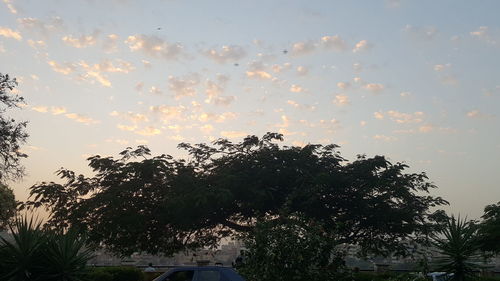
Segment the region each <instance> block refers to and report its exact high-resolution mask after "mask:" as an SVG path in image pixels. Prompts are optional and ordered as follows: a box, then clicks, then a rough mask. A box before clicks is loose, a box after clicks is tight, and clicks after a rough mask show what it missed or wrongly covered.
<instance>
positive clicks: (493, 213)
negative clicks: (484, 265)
mask: <svg viewBox="0 0 500 281" xmlns="http://www.w3.org/2000/svg"><path fill="white" fill-rule="evenodd" d="M481 218H482V219H483V220H482V221H481V223H480V225H479V237H480V238H479V243H480V244H481V250H483V251H487V252H493V253H500V202H498V203H497V204H491V205H488V206H486V207H485V208H484V215H483V216H482V217H481Z"/></svg>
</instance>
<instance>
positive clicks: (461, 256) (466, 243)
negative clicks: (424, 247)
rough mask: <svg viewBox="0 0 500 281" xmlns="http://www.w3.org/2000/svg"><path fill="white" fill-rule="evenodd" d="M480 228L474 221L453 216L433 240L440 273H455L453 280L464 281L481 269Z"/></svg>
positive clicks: (437, 267)
mask: <svg viewBox="0 0 500 281" xmlns="http://www.w3.org/2000/svg"><path fill="white" fill-rule="evenodd" d="M477 231H478V228H477V226H476V225H475V224H474V222H473V221H467V220H466V219H463V220H462V219H460V217H458V218H455V217H454V216H452V217H451V218H450V219H449V220H448V222H447V223H446V225H445V227H444V228H443V229H442V230H441V231H440V233H439V234H438V235H436V236H434V238H433V245H434V246H435V247H436V248H437V249H438V251H439V254H440V256H439V257H437V258H436V262H435V266H436V269H437V270H438V271H444V272H448V273H453V274H454V276H453V278H452V279H453V280H456V281H464V280H467V279H471V278H472V277H473V272H474V271H475V270H478V269H480V266H479V265H478V262H479V261H480V256H479V254H478V251H479V249H480V245H479V243H478V236H477Z"/></svg>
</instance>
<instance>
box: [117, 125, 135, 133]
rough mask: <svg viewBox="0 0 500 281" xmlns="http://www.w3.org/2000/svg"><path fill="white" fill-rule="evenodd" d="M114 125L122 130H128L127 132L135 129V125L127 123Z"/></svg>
mask: <svg viewBox="0 0 500 281" xmlns="http://www.w3.org/2000/svg"><path fill="white" fill-rule="evenodd" d="M116 127H117V128H118V129H120V130H122V131H128V132H133V131H135V129H137V126H135V125H132V126H128V125H122V124H118V125H116Z"/></svg>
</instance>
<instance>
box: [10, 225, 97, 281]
mask: <svg viewBox="0 0 500 281" xmlns="http://www.w3.org/2000/svg"><path fill="white" fill-rule="evenodd" d="M10 230H11V232H12V239H6V238H1V241H0V280H5V281H21V280H23V281H24V280H40V281H45V280H47V281H48V280H54V281H79V280H85V265H86V263H87V261H88V260H89V259H90V258H91V257H92V256H91V251H90V250H88V249H86V248H85V238H83V237H81V236H80V235H78V234H77V232H74V231H71V230H70V231H69V232H68V233H65V234H61V233H54V232H52V231H46V230H43V229H42V226H41V223H40V222H36V221H34V220H33V219H30V220H28V219H27V218H18V219H16V220H15V222H14V223H13V225H12V226H11V227H10Z"/></svg>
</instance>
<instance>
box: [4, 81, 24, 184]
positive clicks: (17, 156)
mask: <svg viewBox="0 0 500 281" xmlns="http://www.w3.org/2000/svg"><path fill="white" fill-rule="evenodd" d="M15 86H17V81H16V79H15V78H14V79H11V78H10V77H9V75H8V74H5V75H4V74H2V73H0V182H5V181H6V180H14V179H19V178H20V177H22V176H23V175H24V168H23V166H22V165H21V163H20V160H21V158H25V157H27V155H26V154H24V153H22V152H21V151H20V147H21V145H22V144H23V143H25V142H26V139H27V138H28V134H27V133H26V130H25V129H26V124H27V122H16V121H15V120H14V119H12V118H9V117H8V116H6V115H5V112H6V110H7V109H9V108H15V107H19V104H22V103H24V99H23V98H22V97H20V96H17V95H14V94H12V93H11V91H12V90H13V89H14V87H15Z"/></svg>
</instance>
